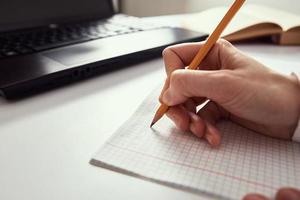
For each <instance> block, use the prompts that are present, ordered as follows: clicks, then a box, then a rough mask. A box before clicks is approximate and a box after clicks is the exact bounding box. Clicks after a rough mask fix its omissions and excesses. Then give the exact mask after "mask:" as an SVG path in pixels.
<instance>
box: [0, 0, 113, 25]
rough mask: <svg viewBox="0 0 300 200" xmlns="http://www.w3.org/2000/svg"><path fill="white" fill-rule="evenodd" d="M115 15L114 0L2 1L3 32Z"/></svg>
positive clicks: (0, 3)
mask: <svg viewBox="0 0 300 200" xmlns="http://www.w3.org/2000/svg"><path fill="white" fill-rule="evenodd" d="M112 14H113V8H112V2H111V0H1V1H0V31H6V30H11V29H17V28H18V29H19V28H29V27H35V26H42V25H47V24H53V23H63V22H69V21H76V20H88V19H97V18H104V17H108V16H111V15H112Z"/></svg>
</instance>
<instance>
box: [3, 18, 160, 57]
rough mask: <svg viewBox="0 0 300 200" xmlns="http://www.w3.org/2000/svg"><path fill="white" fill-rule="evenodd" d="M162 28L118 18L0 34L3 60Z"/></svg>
mask: <svg viewBox="0 0 300 200" xmlns="http://www.w3.org/2000/svg"><path fill="white" fill-rule="evenodd" d="M158 28H164V27H163V26H159V25H152V24H149V23H144V22H143V21H142V20H141V19H139V18H136V17H131V16H126V15H116V16H114V17H112V18H110V19H108V20H105V21H96V22H88V23H78V24H66V25H62V26H58V25H54V24H53V25H49V27H47V28H40V29H34V30H30V31H23V32H17V33H6V34H1V35H0V59H1V58H5V57H11V56H17V55H23V54H29V53H34V52H39V51H43V50H48V49H52V48H57V47H61V46H66V45H71V44H76V43H81V42H86V41H90V40H95V39H100V38H106V37H112V36H116V35H122V34H128V33H133V32H138V31H145V30H151V29H158Z"/></svg>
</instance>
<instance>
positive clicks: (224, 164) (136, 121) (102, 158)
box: [91, 89, 300, 199]
mask: <svg viewBox="0 0 300 200" xmlns="http://www.w3.org/2000/svg"><path fill="white" fill-rule="evenodd" d="M159 92H160V90H159V89H155V90H154V92H152V93H151V94H150V96H149V97H147V98H146V100H145V101H144V102H143V103H142V105H141V106H140V107H139V108H138V110H137V111H136V112H135V114H134V115H133V116H132V117H131V118H130V119H129V120H128V121H127V122H125V123H124V124H123V125H122V126H121V127H120V128H119V129H118V130H117V131H116V132H115V133H114V135H113V136H112V137H111V138H110V139H109V140H108V141H107V142H106V143H105V144H104V146H102V147H101V148H100V150H99V151H98V152H97V153H96V154H95V156H94V157H93V158H92V160H91V164H93V165H96V166H99V167H104V168H107V169H110V170H114V171H117V172H120V173H124V174H128V175H131V176H135V177H139V178H142V179H145V180H150V181H153V182H157V183H160V184H164V185H167V186H170V187H175V188H178V189H181V190H185V191H190V192H194V193H197V194H202V195H208V196H209V197H210V199H212V198H213V199H242V197H243V196H244V195H246V194H247V193H253V192H255V193H262V194H265V195H267V196H272V195H274V194H275V192H276V190H277V189H279V188H280V187H282V186H291V187H299V185H300V178H299V177H300V168H299V166H300V144H299V143H293V142H289V141H283V140H278V139H273V138H270V137H266V136H263V135H260V134H257V133H254V132H253V131H250V130H247V129H245V128H243V127H240V126H238V125H236V124H233V123H232V122H229V121H223V122H220V123H219V124H218V127H219V129H220V130H221V132H222V143H221V146H220V147H219V148H211V147H210V146H209V145H208V144H207V142H205V141H203V140H201V139H199V138H197V137H195V136H194V135H192V134H190V133H188V132H182V131H179V130H178V129H176V128H175V126H174V125H173V123H172V122H171V121H170V120H169V119H168V118H166V117H164V118H162V120H161V121H159V122H158V123H157V124H155V126H154V127H153V128H152V129H151V128H150V127H149V125H150V123H151V120H152V117H153V115H154V112H155V110H156V109H157V107H158V101H157V98H158V95H159Z"/></svg>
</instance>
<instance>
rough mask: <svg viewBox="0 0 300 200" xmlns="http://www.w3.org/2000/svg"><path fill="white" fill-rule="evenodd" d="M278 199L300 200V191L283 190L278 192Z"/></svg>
mask: <svg viewBox="0 0 300 200" xmlns="http://www.w3.org/2000/svg"><path fill="white" fill-rule="evenodd" d="M276 199H278V200H286V199H288V200H299V199H300V191H298V190H295V189H292V188H283V189H280V190H279V191H278V193H277V194H276Z"/></svg>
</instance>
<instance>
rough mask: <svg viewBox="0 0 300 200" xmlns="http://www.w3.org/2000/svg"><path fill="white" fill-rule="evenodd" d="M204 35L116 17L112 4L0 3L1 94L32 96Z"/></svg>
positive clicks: (105, 0) (103, 0)
mask: <svg viewBox="0 0 300 200" xmlns="http://www.w3.org/2000/svg"><path fill="white" fill-rule="evenodd" d="M206 37H207V35H205V34H203V33H198V32H193V31H190V30H185V29H181V28H175V27H165V26H158V25H154V24H149V23H146V22H145V21H144V20H143V19H142V18H137V17H133V16H128V15H124V14H120V13H116V12H115V11H114V8H113V2H112V0H84V1H83V0H81V1H80V0H47V1H36V0H26V1H20V0H9V1H4V2H1V3H0V93H1V95H2V96H4V97H6V98H8V99H13V98H19V97H24V96H27V95H31V94H35V93H37V92H40V91H45V90H48V89H51V88H55V87H57V86H61V85H64V84H68V83H72V82H75V81H78V80H81V79H84V78H87V77H91V76H94V75H99V74H103V73H106V72H109V71H112V70H116V69H119V68H121V67H126V66H130V65H131V64H132V63H136V62H141V61H145V60H147V59H151V58H153V57H156V56H160V55H161V52H162V50H163V49H164V48H165V47H166V46H168V45H172V44H176V43H181V42H191V41H200V40H203V39H205V38H206Z"/></svg>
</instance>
